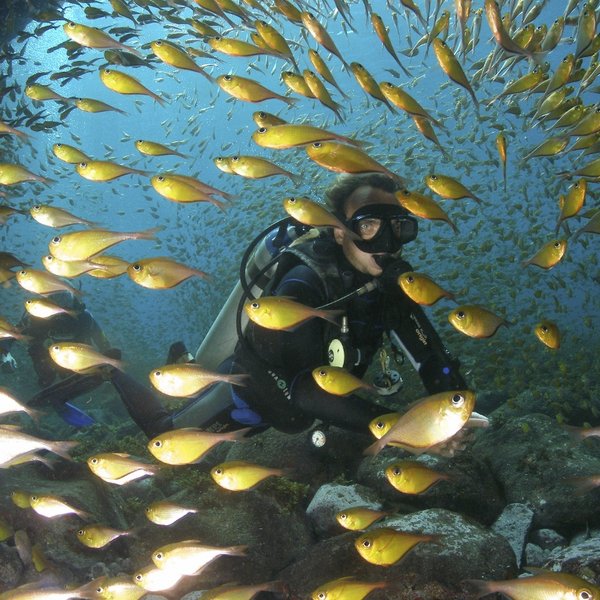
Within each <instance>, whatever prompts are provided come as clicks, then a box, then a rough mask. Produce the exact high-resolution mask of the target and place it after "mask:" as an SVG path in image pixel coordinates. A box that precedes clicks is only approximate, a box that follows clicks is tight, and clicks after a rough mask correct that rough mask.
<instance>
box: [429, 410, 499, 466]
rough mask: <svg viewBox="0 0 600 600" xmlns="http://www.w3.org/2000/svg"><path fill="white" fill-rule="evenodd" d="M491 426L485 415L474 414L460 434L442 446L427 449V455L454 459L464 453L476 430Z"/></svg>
mask: <svg viewBox="0 0 600 600" xmlns="http://www.w3.org/2000/svg"><path fill="white" fill-rule="evenodd" d="M489 425H490V421H489V419H488V418H487V417H486V416H485V415H481V414H479V413H477V412H472V413H471V416H470V417H469V419H468V421H467V422H466V423H465V424H464V426H463V428H462V429H461V430H460V431H459V432H458V433H456V434H454V435H453V436H452V437H451V438H450V439H449V440H446V441H445V442H442V443H441V444H437V445H436V446H431V447H430V448H428V449H427V453H428V454H437V455H439V456H445V457H447V458H452V457H453V456H454V455H455V454H457V453H458V452H462V451H463V450H464V449H465V448H466V447H467V445H468V444H470V443H471V442H472V441H473V438H474V437H475V431H474V430H475V429H480V428H485V427H489Z"/></svg>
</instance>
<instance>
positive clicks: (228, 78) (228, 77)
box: [223, 75, 233, 81]
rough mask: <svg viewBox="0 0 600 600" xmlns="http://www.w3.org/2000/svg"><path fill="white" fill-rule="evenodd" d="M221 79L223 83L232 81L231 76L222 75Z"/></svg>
mask: <svg viewBox="0 0 600 600" xmlns="http://www.w3.org/2000/svg"><path fill="white" fill-rule="evenodd" d="M223 79H224V80H225V81H231V80H232V79H233V77H232V76H231V75H224V76H223Z"/></svg>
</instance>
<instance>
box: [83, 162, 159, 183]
mask: <svg viewBox="0 0 600 600" xmlns="http://www.w3.org/2000/svg"><path fill="white" fill-rule="evenodd" d="M75 170H76V171H77V172H78V173H79V174H80V175H81V176H82V177H83V178H84V179H87V180H88V181H112V180H113V179H117V177H123V175H143V176H146V177H147V176H148V173H147V171H141V170H140V169H131V168H129V167H124V166H123V165H118V164H117V163H114V162H110V161H108V160H88V161H84V162H80V163H79V164H78V165H77V166H76V167H75Z"/></svg>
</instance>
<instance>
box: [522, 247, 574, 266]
mask: <svg viewBox="0 0 600 600" xmlns="http://www.w3.org/2000/svg"><path fill="white" fill-rule="evenodd" d="M566 251H567V240H550V241H549V242H546V243H545V244H544V245H543V246H542V247H541V248H540V249H539V250H538V251H537V252H536V253H535V254H534V255H533V256H532V257H531V258H528V259H527V260H524V261H523V262H522V263H521V264H522V265H523V266H524V267H525V266H527V265H535V266H536V267H541V268H542V269H551V268H552V267H553V266H554V265H556V264H557V263H558V262H560V260H561V259H562V257H563V256H564V255H565V252H566Z"/></svg>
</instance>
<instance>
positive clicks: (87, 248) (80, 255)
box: [26, 228, 159, 293]
mask: <svg viewBox="0 0 600 600" xmlns="http://www.w3.org/2000/svg"><path fill="white" fill-rule="evenodd" d="M157 231H159V228H152V229H146V230H144V231H133V232H118V231H109V230H108V229H87V230H84V231H72V232H70V233H65V234H63V235H57V236H55V237H53V238H52V239H51V240H50V243H49V244H48V249H49V250H50V254H52V256H56V258H60V259H61V260H87V259H88V258H91V257H92V256H96V254H100V253H101V252H104V250H106V249H107V248H110V247H111V246H114V245H115V244H118V243H120V242H124V241H125V240H153V239H154V235H155V233H156V232H157ZM26 289H27V288H26ZM58 289H62V288H58ZM30 291H36V290H30ZM38 293H45V292H38ZM77 293H80V292H79V290H77Z"/></svg>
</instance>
